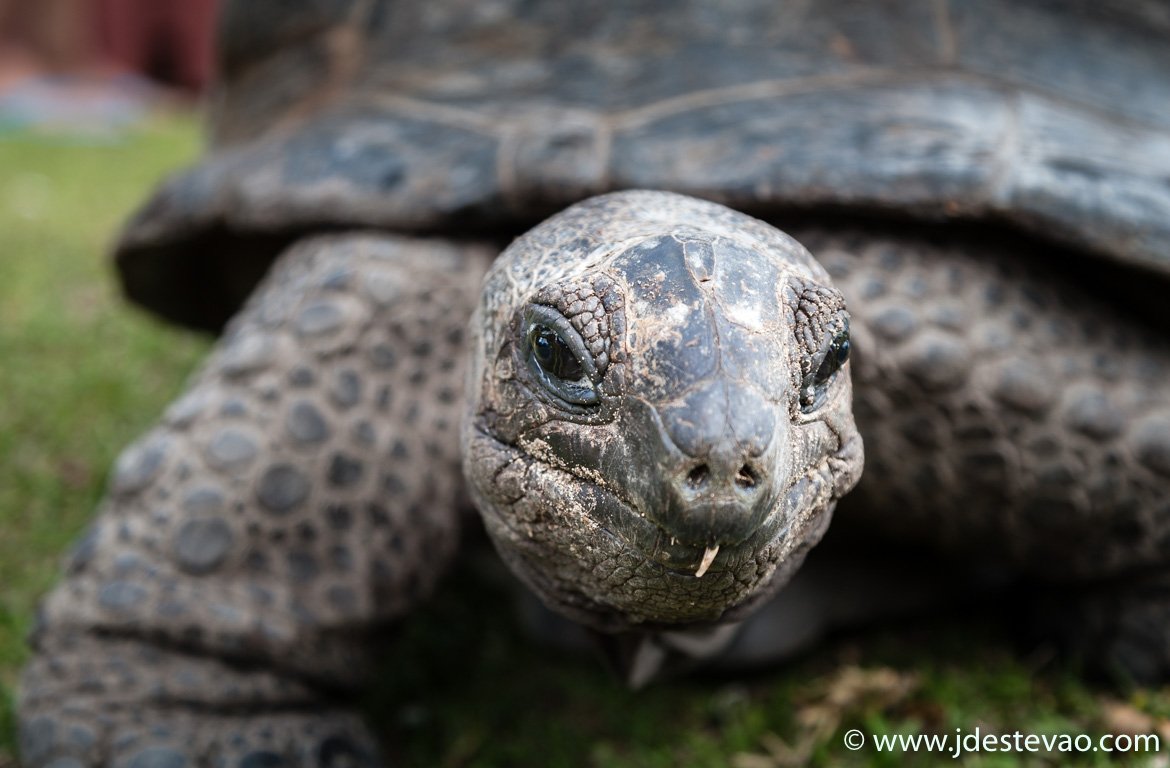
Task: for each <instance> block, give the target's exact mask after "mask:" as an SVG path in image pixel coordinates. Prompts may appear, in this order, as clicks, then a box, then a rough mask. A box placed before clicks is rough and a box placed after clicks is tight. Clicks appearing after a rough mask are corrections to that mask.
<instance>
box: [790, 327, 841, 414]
mask: <svg viewBox="0 0 1170 768" xmlns="http://www.w3.org/2000/svg"><path fill="white" fill-rule="evenodd" d="M850 348H851V344H850V342H849V325H848V323H846V324H845V327H844V328H841V329H840V330H838V331H837V332H836V333H834V334H833V335H832V337H831V338H830V339H829V340H828V343H827V344H826V345H825V346H824V350H825V351H824V354H823V356H822V357H821V358H820V362H819V363H818V364H817V367H816V369H815V370H814V371H813V372H812V373H811V374H809V375H808V376H806V377H805V379H804V382H803V383H802V384H801V387H800V409H801V410H802V411H804V412H805V413H811V412H813V411H815V410H816V409H817V408H820V407H821V405H823V404H824V402H825V393H826V390H827V389H828V386H829V382H831V381H832V380H833V376H834V375H835V374H836V373H837V371H839V370H841V368H842V366H844V365H845V363H846V362H847V361H848V360H849V350H850Z"/></svg>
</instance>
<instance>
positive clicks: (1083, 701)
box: [0, 117, 1170, 768]
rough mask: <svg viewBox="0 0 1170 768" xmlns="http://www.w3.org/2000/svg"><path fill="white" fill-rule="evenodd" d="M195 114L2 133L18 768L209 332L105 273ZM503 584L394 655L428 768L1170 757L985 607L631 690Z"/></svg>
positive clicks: (5, 515) (395, 723)
mask: <svg viewBox="0 0 1170 768" xmlns="http://www.w3.org/2000/svg"><path fill="white" fill-rule="evenodd" d="M198 146H199V140H198V131H197V129H196V126H195V121H194V120H193V119H191V118H189V117H168V118H160V119H155V120H153V121H151V122H150V123H148V124H146V125H144V126H142V127H141V128H140V129H138V130H135V131H134V132H133V133H132V134H130V135H128V136H126V137H124V138H122V139H120V140H117V141H107V142H103V143H88V144H82V143H70V142H69V141H67V140H64V139H62V138H61V137H39V136H35V135H31V134H11V133H10V134H7V135H4V136H0V768H11V767H12V766H15V765H17V763H16V758H15V723H14V718H13V701H14V696H15V685H16V681H17V678H18V673H19V669H20V667H21V665H22V664H23V662H24V660H25V658H26V656H27V651H26V650H25V647H24V643H23V637H24V635H25V633H26V632H27V630H28V628H29V626H30V623H31V619H32V615H33V611H34V607H35V604H36V600H37V598H38V596H39V595H40V594H41V593H43V592H44V591H45V590H46V589H47V588H48V587H49V586H50V585H51V584H52V582H53V579H54V576H55V572H56V568H57V564H58V562H59V556H60V553H61V552H62V551H63V550H64V549H65V547H66V546H67V544H68V542H69V541H70V540H71V539H72V537H73V536H74V535H75V534H76V533H77V532H78V530H79V529H80V528H81V526H82V524H83V523H84V521H85V520H86V519H87V518H88V516H89V515H90V513H91V510H92V508H93V506H94V504H95V503H96V501H97V500H98V498H99V495H100V493H101V488H102V485H103V483H104V480H105V476H106V473H107V469H108V467H109V466H110V465H111V463H112V461H113V459H114V457H115V456H116V454H117V452H118V451H119V449H120V448H121V446H123V445H125V444H126V443H127V442H128V441H129V440H131V439H132V438H133V437H134V436H135V435H137V434H138V433H139V432H141V431H142V430H143V429H144V428H145V427H146V426H147V425H149V424H150V423H151V422H152V421H153V420H154V419H155V418H156V417H157V415H158V414H159V413H160V411H161V410H162V408H163V407H164V405H165V404H166V403H167V402H168V401H169V400H170V399H171V398H172V397H174V395H175V394H176V393H177V392H178V391H179V389H180V388H181V386H182V384H183V381H184V379H185V377H186V375H187V374H188V373H189V371H190V370H191V369H192V368H193V366H194V365H196V364H197V362H198V361H199V359H200V358H201V357H202V356H203V355H204V354H205V352H206V350H207V347H208V343H209V342H208V341H207V340H206V339H204V338H202V337H198V336H192V335H190V334H185V333H182V332H179V331H176V330H174V329H171V328H168V327H165V326H162V325H161V324H159V323H157V322H156V321H154V320H152V319H151V318H149V317H147V316H145V315H144V314H142V313H140V312H137V311H135V310H133V309H131V308H130V307H128V306H127V305H126V304H124V303H123V302H122V301H121V300H120V297H119V296H118V293H117V290H116V288H115V284H114V280H113V278H112V275H111V274H110V271H109V267H108V265H107V262H106V261H105V260H104V258H103V254H104V252H105V248H106V246H107V244H108V242H109V240H110V239H111V238H112V237H113V235H114V233H115V232H116V231H117V227H118V225H119V223H120V221H121V220H122V219H123V218H124V217H125V216H126V215H127V214H128V213H129V211H130V210H132V209H133V207H134V206H136V205H137V204H138V203H139V202H140V201H141V200H142V199H143V197H144V196H145V195H146V193H147V191H148V190H149V188H150V187H151V185H152V184H153V183H154V181H155V180H157V179H158V178H159V177H160V176H161V175H162V174H163V173H164V172H166V171H168V170H171V169H174V168H177V167H179V166H181V165H183V164H185V163H188V162H190V161H191V160H192V159H193V158H194V157H195V156H196V154H197V152H198ZM509 615H510V614H509V611H508V610H507V608H506V601H505V600H504V598H503V597H502V596H501V595H499V594H496V593H495V592H494V591H493V589H492V588H491V587H490V586H485V585H483V584H479V583H477V582H476V581H475V580H474V579H473V578H471V577H469V576H467V575H464V576H462V577H456V578H455V579H454V580H453V581H452V582H451V583H449V584H448V588H447V589H445V590H444V591H443V593H442V594H441V595H440V596H439V598H438V599H437V600H436V601H434V603H433V604H432V605H430V606H428V607H427V608H426V609H425V610H424V611H423V612H422V615H421V616H420V617H419V618H418V619H417V620H416V621H412V622H409V623H408V624H407V625H406V626H405V627H404V628H403V630H402V631H401V633H400V634H399V636H397V637H396V638H395V639H394V640H393V642H391V643H390V644H389V645H388V646H387V648H386V665H385V667H386V675H385V677H386V679H387V682H386V683H385V684H384V685H382V686H380V687H379V688H378V690H377V691H376V692H375V693H374V694H373V695H372V696H371V701H370V703H369V709H370V711H371V713H372V717H373V718H374V720H375V721H376V723H377V724H378V726H379V727H380V728H381V730H382V731H383V732H384V734H385V737H386V741H387V744H388V750H389V752H390V753H391V755H392V757H395V758H397V760H398V762H399V764H403V765H417V766H446V767H450V768H454V767H456V766H541V767H542V768H552V767H554V766H596V767H597V768H602V767H605V768H618V767H630V768H633V767H634V766H637V767H639V768H641V767H644V766H651V767H652V766H663V767H666V766H712V767H716V766H718V767H724V766H728V767H730V768H780V767H781V766H790V765H803V764H812V765H823V766H835V765H845V766H858V765H873V766H893V765H922V766H925V765H935V764H939V763H951V764H959V765H971V766H1033V765H1036V766H1040V765H1043V766H1059V765H1068V764H1076V765H1106V764H1113V763H1114V762H1122V763H1124V764H1130V765H1152V766H1167V765H1170V760H1168V755H1170V728H1167V720H1166V718H1167V716H1170V695H1167V693H1165V692H1162V691H1150V690H1143V689H1136V690H1130V691H1124V692H1119V691H1116V690H1107V689H1095V688H1092V687H1088V686H1086V685H1085V684H1083V683H1081V682H1079V681H1078V680H1077V679H1076V677H1075V676H1074V675H1073V674H1072V673H1070V672H1069V671H1067V670H1065V669H1063V668H1062V667H1061V666H1060V665H1059V664H1055V663H1053V662H1052V661H1051V659H1050V658H1049V657H1047V656H1043V655H1037V654H1033V655H1032V656H1026V655H1025V656H1021V655H1018V654H1017V653H1015V652H1014V651H1013V650H1012V648H1011V647H1010V644H1009V642H1008V640H1007V639H1006V634H1007V633H1006V632H1005V631H1004V630H1003V628H1002V627H1001V626H999V625H998V624H997V623H996V622H994V621H988V620H987V618H988V617H987V616H983V615H966V616H960V615H950V616H942V617H934V618H932V619H929V620H922V621H915V622H909V623H904V624H901V625H898V626H893V627H888V628H884V629H879V630H874V631H872V632H867V633H864V634H862V635H859V636H854V637H846V638H839V639H837V640H836V641H834V642H832V643H829V644H827V645H826V647H825V648H823V649H821V650H819V651H818V652H816V653H814V654H811V655H809V656H808V657H806V658H804V659H803V660H801V661H799V662H797V663H795V664H793V665H791V666H788V667H785V668H783V669H780V670H774V671H770V672H768V673H766V674H756V675H746V676H740V677H736V678H729V677H717V676H700V677H697V678H693V679H688V680H683V681H677V682H672V683H666V684H662V685H659V686H656V687H653V688H651V689H649V690H646V691H641V692H631V691H628V690H626V689H624V688H623V687H622V686H621V685H620V684H618V682H617V681H616V680H615V679H614V678H613V677H611V676H610V675H608V674H607V673H606V672H605V671H604V669H602V667H601V665H600V664H599V663H598V662H597V661H596V660H594V659H589V658H572V657H565V656H564V655H560V654H556V653H553V652H551V651H548V650H545V649H542V648H538V647H535V646H534V645H532V644H531V643H530V642H529V641H527V640H526V639H525V638H523V637H522V636H521V635H520V633H519V632H518V630H517V629H516V628H515V626H514V624H513V622H512V621H511V620H510V619H509V618H508V617H509ZM977 727H978V728H980V729H981V731H982V732H983V733H992V732H996V733H1012V732H1014V731H1017V730H1018V731H1021V732H1023V733H1037V734H1054V733H1067V734H1070V735H1077V734H1080V733H1088V734H1092V735H1094V736H1095V735H1098V734H1101V733H1105V732H1114V733H1120V732H1134V733H1157V734H1159V735H1160V737H1161V740H1162V750H1161V753H1160V754H1138V755H1130V756H1118V755H1111V754H1109V753H1105V752H1089V753H1085V754H1076V755H1070V754H1062V753H1056V754H1044V753H1039V754H1025V755H1017V754H1007V753H994V754H992V753H983V754H975V755H967V756H965V757H964V758H962V759H959V760H954V759H952V758H951V757H950V756H949V755H941V754H933V755H932V754H929V753H924V752H920V753H918V754H901V753H892V754H880V753H877V752H876V751H875V750H874V749H873V748H872V746H870V745H867V746H866V747H864V748H862V749H860V750H858V751H856V752H851V751H849V750H847V749H846V748H845V747H844V746H843V745H842V735H843V734H844V733H845V731H846V730H847V729H849V728H860V729H862V730H863V731H865V732H867V733H886V734H892V733H906V734H914V733H949V734H953V733H954V732H955V729H956V728H961V729H963V732H964V733H971V732H973V731H974V729H975V728H977Z"/></svg>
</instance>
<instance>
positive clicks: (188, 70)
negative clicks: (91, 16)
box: [93, 0, 217, 91]
mask: <svg viewBox="0 0 1170 768" xmlns="http://www.w3.org/2000/svg"><path fill="white" fill-rule="evenodd" d="M93 4H94V5H95V6H96V8H95V11H96V14H95V15H96V22H97V33H98V39H99V44H100V46H101V52H102V53H103V54H104V57H105V58H106V59H107V60H109V61H112V62H114V63H115V64H119V65H122V66H123V67H125V68H127V69H130V70H133V71H135V72H139V73H141V74H143V75H146V76H147V77H149V78H151V79H152V80H155V81H157V82H160V83H164V84H167V85H172V86H178V87H180V88H183V89H185V90H190V91H200V90H203V88H204V87H206V85H207V83H208V82H209V81H210V79H211V74H212V60H213V59H212V37H213V32H214V28H215V12H216V5H217V2H216V0H93Z"/></svg>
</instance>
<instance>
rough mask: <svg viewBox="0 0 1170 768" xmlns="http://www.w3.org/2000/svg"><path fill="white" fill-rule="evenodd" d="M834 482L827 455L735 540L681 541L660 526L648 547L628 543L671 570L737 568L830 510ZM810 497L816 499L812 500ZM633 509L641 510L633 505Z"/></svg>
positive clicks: (703, 571)
mask: <svg viewBox="0 0 1170 768" xmlns="http://www.w3.org/2000/svg"><path fill="white" fill-rule="evenodd" d="M832 486H833V479H832V473H831V469H830V466H829V460H828V459H827V458H826V459H825V460H824V461H822V462H821V463H820V464H818V465H816V466H814V467H813V468H811V469H810V470H808V471H807V472H806V473H805V474H804V475H803V476H801V477H800V478H798V479H797V481H796V482H795V483H792V484H791V485H790V486H789V487H788V489H787V491H785V492H784V493H782V494H781V495H780V496H779V497H778V498H777V499H776V501H775V502H774V503H773V504H772V505H771V507H770V508H769V509H768V510H767V512H766V514H765V515H764V517H763V519H762V521H761V522H760V524H759V525H758V526H757V527H756V528H755V529H754V530H753V531H752V533H751V534H750V535H749V536H748V537H747V538H745V539H743V540H742V541H739V542H736V543H734V544H730V545H720V544H717V543H712V544H695V543H689V542H681V541H678V540H677V539H676V538H674V537H673V536H671V534H670V533H669V532H668V531H666V530H665V529H663V528H662V527H658V526H656V527H657V536H656V538H655V540H654V542H653V544H652V545H650V546H649V547H643V546H641V542H625V543H626V544H627V546H630V547H631V548H633V549H637V550H639V551H640V552H642V553H643V554H644V555H645V557H646V559H647V560H648V561H650V562H652V563H654V564H656V565H659V566H661V567H662V568H663V569H664V570H666V571H669V572H670V573H672V574H677V575H689V576H693V577H697V578H702V577H703V576H705V575H707V574H708V573H712V574H718V573H723V572H725V571H729V570H730V571H737V570H738V568H736V566H737V565H740V564H742V563H743V562H744V561H745V560H750V559H753V558H754V557H755V556H756V555H757V554H758V553H760V552H762V551H764V550H766V549H769V548H771V547H780V546H781V545H782V544H783V542H784V541H785V540H787V539H788V538H789V537H790V536H791V535H792V534H794V533H797V534H801V533H803V530H804V528H806V525H801V524H800V523H801V522H804V521H808V520H811V519H813V518H815V517H817V516H818V515H819V514H822V513H824V512H825V511H826V510H827V507H828V504H827V503H821V501H822V500H827V499H828V497H829V494H828V493H827V492H826V491H828V490H829V489H831V488H832ZM810 499H812V500H813V503H811V504H810V503H809V500H810ZM631 512H632V513H633V514H638V513H637V512H636V511H633V510H632V509H631ZM794 528H799V529H800V530H794Z"/></svg>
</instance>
